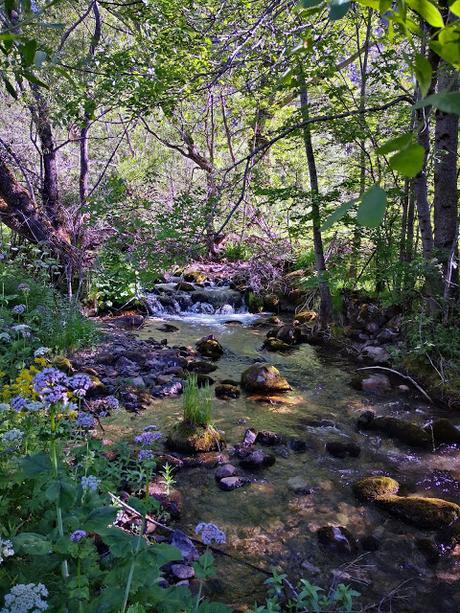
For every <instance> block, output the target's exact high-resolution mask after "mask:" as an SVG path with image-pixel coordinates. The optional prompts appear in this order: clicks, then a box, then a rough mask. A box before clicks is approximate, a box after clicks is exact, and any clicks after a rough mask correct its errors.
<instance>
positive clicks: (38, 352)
mask: <svg viewBox="0 0 460 613" xmlns="http://www.w3.org/2000/svg"><path fill="white" fill-rule="evenodd" d="M50 351H51V349H50V348H49V347H39V348H38V349H35V351H34V358H41V357H43V356H44V355H46V354H47V353H49V352H50Z"/></svg>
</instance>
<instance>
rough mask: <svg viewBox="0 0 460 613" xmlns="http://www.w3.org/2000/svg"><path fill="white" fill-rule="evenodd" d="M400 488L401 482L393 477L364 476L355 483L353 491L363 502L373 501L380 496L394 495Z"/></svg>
mask: <svg viewBox="0 0 460 613" xmlns="http://www.w3.org/2000/svg"><path fill="white" fill-rule="evenodd" d="M398 490H399V483H398V482H397V481H395V480H394V479H392V478H391V477H364V478H363V479H360V480H359V481H356V483H355V484H354V485H353V492H354V494H355V496H356V498H358V500H361V501H362V502H372V501H373V500H375V499H376V498H378V497H379V496H392V495H393V494H396V493H397V492H398Z"/></svg>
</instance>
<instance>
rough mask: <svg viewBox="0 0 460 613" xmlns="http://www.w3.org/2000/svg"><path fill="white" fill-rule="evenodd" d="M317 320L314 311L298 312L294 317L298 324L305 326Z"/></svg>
mask: <svg viewBox="0 0 460 613" xmlns="http://www.w3.org/2000/svg"><path fill="white" fill-rule="evenodd" d="M317 318H318V313H317V312H316V311H305V310H303V311H299V312H298V313H296V315H295V319H296V320H297V321H298V322H299V323H300V324H307V323H309V322H311V321H315V319H317Z"/></svg>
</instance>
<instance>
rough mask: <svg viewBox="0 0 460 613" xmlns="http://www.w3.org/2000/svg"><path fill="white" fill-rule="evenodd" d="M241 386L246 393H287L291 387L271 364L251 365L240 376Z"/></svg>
mask: <svg viewBox="0 0 460 613" xmlns="http://www.w3.org/2000/svg"><path fill="white" fill-rule="evenodd" d="M241 386H242V387H243V388H244V389H245V390H246V391H248V392H260V393H262V394H270V393H271V392H287V391H289V390H290V389H291V386H290V385H289V383H288V382H287V381H286V379H285V378H284V377H283V376H282V375H281V374H280V372H279V370H278V369H277V368H275V367H274V366H272V365H271V364H253V365H252V366H250V367H249V368H248V369H246V370H245V371H244V372H243V374H242V375H241Z"/></svg>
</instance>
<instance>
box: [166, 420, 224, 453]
mask: <svg viewBox="0 0 460 613" xmlns="http://www.w3.org/2000/svg"><path fill="white" fill-rule="evenodd" d="M166 446H167V447H168V448H169V449H171V450H172V451H179V452H181V453H198V452H206V451H220V450H221V449H222V448H223V447H225V441H224V438H223V436H222V435H221V434H220V432H218V431H217V430H215V429H214V428H212V427H211V426H197V425H195V424H191V423H189V422H185V421H181V422H179V423H178V424H176V425H175V426H174V427H173V428H172V430H171V432H170V433H169V435H168V438H167V440H166Z"/></svg>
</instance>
